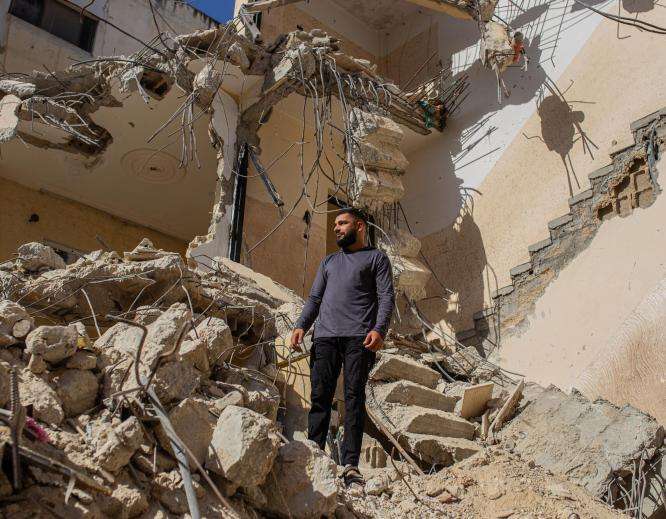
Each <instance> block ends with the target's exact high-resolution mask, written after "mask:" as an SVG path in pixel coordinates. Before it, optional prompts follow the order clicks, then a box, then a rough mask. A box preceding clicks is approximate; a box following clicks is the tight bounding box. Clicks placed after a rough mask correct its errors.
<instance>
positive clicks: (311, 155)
mask: <svg viewBox="0 0 666 519" xmlns="http://www.w3.org/2000/svg"><path fill="white" fill-rule="evenodd" d="M303 113H305V114H306V117H305V118H303ZM333 113H334V115H333V119H334V120H333V122H334V124H336V125H337V126H338V127H340V124H341V123H340V113H339V107H338V105H337V101H334V105H333ZM312 122H313V106H312V102H311V101H310V100H308V101H307V102H306V103H305V105H304V98H303V97H301V96H300V95H298V94H292V95H291V96H289V97H288V98H286V99H284V100H282V101H281V102H279V103H278V104H277V105H276V106H275V107H274V109H273V112H272V114H271V117H270V119H269V121H268V123H266V124H265V125H263V126H262V127H261V129H260V131H259V137H260V139H261V143H260V146H261V156H260V160H261V163H262V164H263V166H264V167H265V168H268V176H269V178H270V179H271V181H272V182H273V184H274V185H275V187H276V189H277V191H278V193H279V194H280V197H281V199H282V200H283V202H284V208H283V209H284V213H283V214H284V215H287V213H289V212H290V211H291V214H290V216H289V217H288V218H287V219H286V220H285V222H284V223H282V224H281V225H280V226H279V227H278V228H277V230H276V231H275V232H273V234H271V235H270V236H269V237H268V239H266V240H265V241H263V242H262V243H261V244H260V245H258V244H259V242H260V241H261V240H262V239H263V238H264V237H265V236H267V235H269V233H270V232H271V231H272V230H273V229H274V228H275V227H276V226H278V224H279V223H280V220H281V216H280V213H279V211H278V208H277V207H276V206H275V205H274V204H273V203H272V200H271V198H270V197H269V195H268V193H267V191H266V188H265V186H264V184H263V182H262V180H261V178H260V177H259V176H258V173H257V171H256V169H255V168H254V166H253V165H252V163H251V162H250V165H249V168H248V177H249V178H248V183H247V200H246V207H245V219H244V236H243V242H244V246H243V251H244V253H245V255H244V259H243V260H244V262H245V263H247V264H248V265H249V266H251V267H252V268H253V269H254V270H256V271H258V272H261V273H262V274H266V275H267V276H269V277H271V278H273V279H274V280H275V281H278V282H279V283H282V284H283V285H285V286H287V287H288V288H291V289H292V290H294V291H295V292H296V293H297V294H298V295H300V296H307V294H308V293H309V290H310V286H311V284H312V280H313V278H314V274H315V273H316V270H317V267H318V266H319V263H320V261H321V260H322V259H323V257H324V256H325V254H326V226H327V219H328V214H327V210H328V207H327V204H326V200H327V198H328V196H329V194H334V193H335V191H334V186H333V182H332V181H331V180H330V178H327V176H328V177H331V178H333V175H335V178H336V180H337V181H338V182H344V179H345V177H344V175H343V173H344V171H343V170H344V168H343V163H342V161H341V160H340V156H344V147H343V143H342V140H341V138H340V134H339V133H338V132H337V131H336V130H331V129H330V128H329V129H328V130H327V133H326V137H325V139H324V147H323V153H322V157H321V159H320V160H321V165H322V168H323V169H324V171H325V173H326V174H324V172H322V171H321V170H320V169H318V168H316V167H314V164H315V160H316V158H317V157H316V155H317V149H316V145H315V135H314V132H315V129H314V127H313V126H312ZM301 142H302V143H303V144H302V145H301ZM301 156H302V159H301ZM301 160H302V167H301ZM329 162H330V165H331V167H332V169H331V168H330V167H329ZM310 173H312V174H310ZM308 176H309V180H308V181H307V190H306V195H305V196H303V197H302V198H301V200H300V201H299V202H298V203H297V201H298V199H299V196H300V194H301V191H302V190H303V186H304V177H305V178H306V179H307V177H308ZM337 196H341V194H340V193H339V192H338V193H337ZM306 211H307V212H308V213H309V214H310V217H311V219H312V226H311V229H310V238H309V244H307V242H306V240H305V239H304V237H303V234H304V232H305V230H306V224H305V221H304V219H303V217H304V215H305V213H306ZM306 244H307V250H306ZM255 246H256V248H255V249H254V250H252V252H251V253H250V254H249V255H248V254H247V252H248V250H249V249H252V248H254V247H255ZM306 254H307V258H306ZM304 272H305V285H303V279H304Z"/></svg>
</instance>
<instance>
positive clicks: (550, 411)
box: [502, 386, 664, 497]
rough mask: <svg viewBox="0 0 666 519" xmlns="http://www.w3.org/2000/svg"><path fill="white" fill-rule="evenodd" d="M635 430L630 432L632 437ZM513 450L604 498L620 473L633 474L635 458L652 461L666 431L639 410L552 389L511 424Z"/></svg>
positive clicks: (508, 435)
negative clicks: (611, 483)
mask: <svg viewBox="0 0 666 519" xmlns="http://www.w3.org/2000/svg"><path fill="white" fill-rule="evenodd" d="M628 431H630V434H628ZM502 436H503V438H504V439H507V438H511V440H512V441H513V442H514V444H515V447H514V451H515V452H516V453H518V454H520V456H521V457H523V458H524V459H526V460H532V461H533V462H534V463H536V464H537V465H540V466H542V467H544V468H546V469H548V470H550V471H552V472H554V473H558V474H563V475H566V476H567V477H569V478H570V479H572V480H573V481H574V482H576V483H578V484H579V485H581V486H583V487H585V488H586V489H587V490H589V491H590V492H591V493H592V494H594V495H595V496H598V497H602V496H603V495H605V493H606V489H607V486H608V484H609V482H610V481H611V480H612V479H613V478H614V475H615V474H631V473H632V471H633V470H634V460H638V459H640V458H641V456H642V455H645V456H646V459H651V458H652V457H653V456H654V454H655V452H656V451H657V449H659V448H660V447H661V445H662V444H663V442H664V428H663V427H662V426H660V425H659V424H658V423H657V422H656V421H655V420H654V419H653V418H652V417H650V416H649V415H647V414H644V413H642V412H641V411H639V410H638V409H636V408H635V407H632V406H630V405H625V406H624V407H621V408H619V407H616V406H614V405H612V404H611V403H609V402H606V401H605V400H601V399H600V400H596V401H594V402H591V401H590V400H588V399H587V398H585V397H584V396H582V395H581V394H580V393H578V392H573V393H572V394H571V395H567V394H566V393H564V392H562V391H561V390H559V389H558V388H556V387H554V386H551V387H549V388H547V389H546V390H544V391H542V392H541V394H539V395H537V396H536V397H535V398H534V400H533V401H531V402H530V403H529V404H528V405H527V406H526V407H525V409H523V410H522V411H521V412H520V414H518V416H517V417H515V418H514V419H513V420H512V421H511V422H510V424H509V425H508V426H506V427H505V429H504V431H503V434H502Z"/></svg>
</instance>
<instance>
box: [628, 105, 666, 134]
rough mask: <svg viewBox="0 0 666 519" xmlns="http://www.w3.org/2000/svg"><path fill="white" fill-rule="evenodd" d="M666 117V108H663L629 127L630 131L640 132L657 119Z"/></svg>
mask: <svg viewBox="0 0 666 519" xmlns="http://www.w3.org/2000/svg"><path fill="white" fill-rule="evenodd" d="M664 116H666V108H662V109H661V110H657V111H656V112H653V113H651V114H650V115H646V116H645V117H641V118H640V119H638V120H636V121H634V122H633V123H631V124H630V125H629V129H630V130H631V131H632V132H635V131H636V130H640V129H641V128H644V127H646V126H647V125H648V124H650V123H651V122H652V121H654V120H655V119H659V118H660V117H664Z"/></svg>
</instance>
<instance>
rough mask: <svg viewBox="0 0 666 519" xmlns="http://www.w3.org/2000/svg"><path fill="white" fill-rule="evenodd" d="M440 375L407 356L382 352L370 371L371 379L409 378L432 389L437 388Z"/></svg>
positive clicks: (389, 380) (388, 380)
mask: <svg viewBox="0 0 666 519" xmlns="http://www.w3.org/2000/svg"><path fill="white" fill-rule="evenodd" d="M440 378H441V377H440V375H439V373H437V372H436V371H435V370H434V369H431V368H429V367H428V366H424V365H423V364H421V363H419V362H416V361H415V360H412V359H410V358H407V357H403V356H401V355H392V354H390V353H382V354H381V355H380V357H379V360H378V361H377V363H376V364H375V367H374V368H373V369H372V371H371V372H370V380H376V381H387V382H392V381H395V380H409V381H411V382H414V383H415V384H420V385H422V386H425V387H429V388H430V389H435V388H436V387H437V383H438V382H439V380H440Z"/></svg>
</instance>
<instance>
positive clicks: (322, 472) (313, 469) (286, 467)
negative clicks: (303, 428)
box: [262, 440, 337, 519]
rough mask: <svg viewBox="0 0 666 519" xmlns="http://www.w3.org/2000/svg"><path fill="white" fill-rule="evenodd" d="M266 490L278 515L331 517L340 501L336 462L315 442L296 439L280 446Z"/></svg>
mask: <svg viewBox="0 0 666 519" xmlns="http://www.w3.org/2000/svg"><path fill="white" fill-rule="evenodd" d="M262 491H263V493H264V495H265V496H266V501H267V504H266V509H267V510H268V511H269V512H271V513H273V514H276V515H277V516H278V517H289V515H291V517H293V518H294V519H309V518H312V517H321V516H326V517H329V516H331V514H333V511H334V510H335V507H336V503H337V484H336V465H335V462H334V461H333V460H332V459H331V458H329V457H328V456H327V455H326V454H325V453H324V452H323V451H322V450H320V449H319V448H318V447H317V445H316V444H315V443H314V442H311V441H309V440H305V441H292V442H290V443H287V444H286V445H283V446H282V447H280V450H279V453H278V457H277V459H276V460H275V466H274V467H273V470H272V471H271V473H270V475H269V476H268V478H266V483H265V484H264V485H263V486H262Z"/></svg>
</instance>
